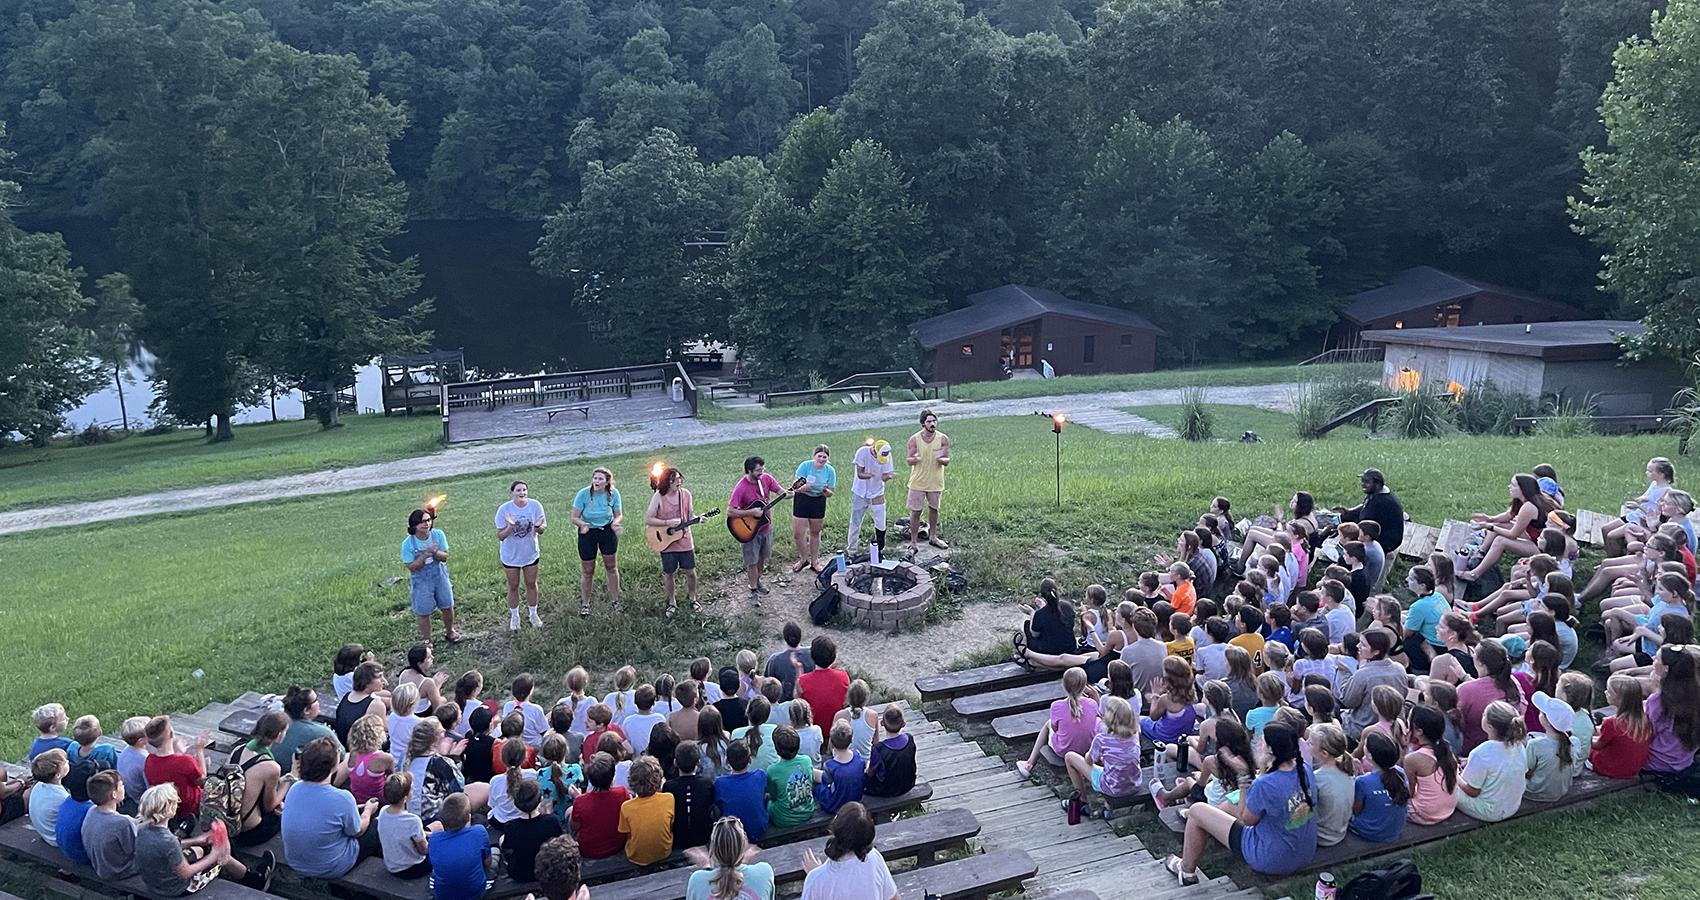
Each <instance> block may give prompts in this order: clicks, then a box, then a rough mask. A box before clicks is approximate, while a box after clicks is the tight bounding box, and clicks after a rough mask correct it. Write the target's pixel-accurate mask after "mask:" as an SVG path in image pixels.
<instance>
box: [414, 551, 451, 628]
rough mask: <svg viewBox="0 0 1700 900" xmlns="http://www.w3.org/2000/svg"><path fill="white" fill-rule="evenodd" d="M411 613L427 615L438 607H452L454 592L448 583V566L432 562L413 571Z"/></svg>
mask: <svg viewBox="0 0 1700 900" xmlns="http://www.w3.org/2000/svg"><path fill="white" fill-rule="evenodd" d="M412 589H413V614H414V615H416V616H428V615H430V614H431V613H433V612H436V611H437V610H439V609H454V607H455V592H454V588H453V587H452V586H450V585H449V567H448V566H445V565H443V564H442V563H434V564H432V565H429V566H426V567H425V568H424V569H423V570H421V571H418V572H414V573H413V578H412Z"/></svg>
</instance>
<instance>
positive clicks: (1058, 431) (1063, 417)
mask: <svg viewBox="0 0 1700 900" xmlns="http://www.w3.org/2000/svg"><path fill="white" fill-rule="evenodd" d="M1067 424H1068V414H1067V413H1062V412H1053V413H1051V433H1052V434H1055V435H1056V436H1057V508H1058V509H1062V433H1063V426H1064V425H1067Z"/></svg>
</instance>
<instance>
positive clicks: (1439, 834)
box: [1281, 771, 1645, 878]
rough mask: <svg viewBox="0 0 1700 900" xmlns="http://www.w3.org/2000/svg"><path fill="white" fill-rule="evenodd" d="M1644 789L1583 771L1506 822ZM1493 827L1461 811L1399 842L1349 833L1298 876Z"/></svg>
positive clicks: (1410, 828) (1321, 850)
mask: <svg viewBox="0 0 1700 900" xmlns="http://www.w3.org/2000/svg"><path fill="white" fill-rule="evenodd" d="M1644 787H1645V783H1644V782H1642V781H1639V780H1635V779H1618V778H1601V777H1600V776H1598V775H1595V774H1594V773H1592V772H1588V771H1583V772H1582V774H1580V775H1577V776H1576V781H1575V783H1574V784H1572V785H1571V787H1570V793H1568V794H1566V795H1564V797H1563V798H1562V799H1559V800H1554V801H1552V802H1550V803H1538V802H1536V801H1533V800H1524V801H1523V805H1522V807H1521V808H1519V809H1518V810H1517V814H1516V815H1514V816H1512V817H1511V818H1509V819H1506V820H1505V821H1507V822H1515V821H1517V820H1518V819H1521V818H1524V817H1526V816H1535V815H1540V814H1542V813H1548V812H1552V811H1553V810H1557V809H1563V808H1565V807H1567V806H1574V805H1576V804H1578V803H1586V802H1588V801H1591V800H1597V799H1599V798H1601V797H1607V796H1610V795H1612V794H1616V793H1620V792H1623V791H1632V790H1641V789H1642V788H1644ZM1491 824H1495V823H1491V822H1483V821H1481V820H1479V819H1472V818H1470V817H1469V816H1466V815H1464V814H1463V813H1461V812H1459V813H1453V814H1452V816H1451V817H1450V818H1448V819H1447V820H1446V821H1444V822H1441V823H1439V824H1437V825H1412V824H1411V823H1409V822H1407V823H1405V829H1404V830H1403V831H1402V832H1400V834H1399V839H1398V840H1396V841H1386V842H1372V841H1366V840H1364V839H1362V838H1360V837H1358V836H1356V835H1354V834H1350V833H1348V834H1347V835H1346V839H1345V840H1343V841H1341V842H1340V843H1338V844H1335V845H1334V846H1332V847H1318V848H1317V850H1316V857H1315V858H1313V859H1312V860H1311V861H1310V863H1309V864H1308V865H1306V866H1305V867H1304V868H1303V869H1301V870H1300V871H1299V872H1296V873H1294V874H1302V873H1304V872H1315V871H1318V870H1320V869H1329V868H1336V867H1338V866H1341V865H1344V864H1346V863H1351V862H1357V861H1360V860H1365V859H1372V858H1374V857H1377V856H1384V855H1386V854H1389V853H1395V852H1400V851H1404V850H1407V849H1410V848H1411V847H1416V846H1419V845H1421V844H1427V843H1430V842H1432V841H1438V840H1441V839H1444V838H1449V837H1452V836H1453V835H1456V834H1463V833H1465V832H1468V831H1474V830H1476V829H1478V828H1482V827H1485V826H1488V825H1491ZM1281 877H1282V878H1288V877H1291V876H1287V875H1283V876H1281Z"/></svg>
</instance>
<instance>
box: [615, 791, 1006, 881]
mask: <svg viewBox="0 0 1700 900" xmlns="http://www.w3.org/2000/svg"><path fill="white" fill-rule="evenodd" d="M979 833H980V823H979V821H978V820H976V819H975V818H974V814H973V813H971V812H969V811H968V810H966V809H946V810H941V811H939V812H936V813H929V814H927V815H924V816H916V817H915V818H912V819H898V820H897V821H895V822H890V823H887V824H883V825H880V826H879V828H878V829H877V830H876V833H875V836H874V847H875V848H876V849H878V850H879V852H880V855H881V856H883V857H885V859H886V861H887V862H891V861H894V860H899V859H910V858H914V859H918V860H919V861H920V864H921V865H923V866H925V865H930V864H931V863H932V861H933V855H934V854H935V853H936V852H937V851H939V850H943V849H946V848H948V847H955V846H958V845H961V844H963V843H965V842H966V841H967V840H968V839H969V838H971V837H973V836H974V835H976V834H979ZM760 844H761V845H762V846H763V847H764V848H765V849H763V850H762V853H761V857H760V859H761V861H762V862H765V863H767V864H768V865H770V866H773V880H774V883H775V884H789V883H792V882H798V881H802V880H803V876H804V874H805V873H804V871H803V851H805V850H810V851H813V852H814V854H815V856H816V857H818V858H821V859H825V858H826V840H825V839H824V838H816V839H814V840H810V841H800V842H796V843H790V844H782V845H778V846H769V844H770V842H769V841H767V840H763V841H761V842H760ZM691 871H692V870H691V869H671V870H669V871H666V872H656V873H654V874H651V875H644V876H641V877H639V878H628V879H626V880H625V881H617V882H614V883H613V884H606V885H602V886H600V887H598V888H597V889H596V890H595V891H594V892H593V893H594V896H595V897H596V900H684V896H685V885H686V883H687V882H688V881H689V880H690V877H691ZM916 896H919V895H916Z"/></svg>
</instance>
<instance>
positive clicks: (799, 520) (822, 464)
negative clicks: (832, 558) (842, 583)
mask: <svg viewBox="0 0 1700 900" xmlns="http://www.w3.org/2000/svg"><path fill="white" fill-rule="evenodd" d="M831 457H832V451H830V450H828V449H827V448H826V445H825V444H816V445H815V452H814V454H813V455H812V456H810V457H809V458H808V459H805V460H803V462H802V464H801V465H799V466H797V477H798V478H801V479H803V487H802V488H801V489H800V490H798V491H797V496H796V498H795V499H793V500H792V501H791V539H792V540H794V541H796V543H797V561H796V562H794V563H792V564H791V571H792V572H801V571H803V569H804V568H805V567H807V568H809V569H813V570H814V571H816V572H819V571H820V568H821V567H820V529H821V525H822V524H823V523H824V522H825V521H826V499H827V498H828V497H831V496H832V495H833V492H834V491H836V490H837V489H838V470H836V469H834V468H833V467H832V464H831V463H829V462H827V460H828V459H830V458H831Z"/></svg>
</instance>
